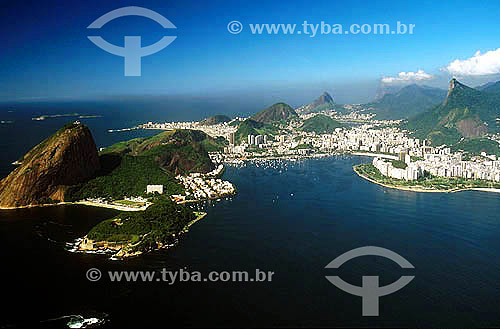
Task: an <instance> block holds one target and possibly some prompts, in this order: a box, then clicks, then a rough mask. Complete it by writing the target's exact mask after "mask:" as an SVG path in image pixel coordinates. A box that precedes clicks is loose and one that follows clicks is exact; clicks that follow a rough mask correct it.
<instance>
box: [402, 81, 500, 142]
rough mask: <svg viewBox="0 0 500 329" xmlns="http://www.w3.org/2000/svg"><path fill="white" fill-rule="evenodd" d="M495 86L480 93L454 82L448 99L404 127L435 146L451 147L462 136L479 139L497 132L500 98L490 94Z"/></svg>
mask: <svg viewBox="0 0 500 329" xmlns="http://www.w3.org/2000/svg"><path fill="white" fill-rule="evenodd" d="M495 85H496V84H490V85H489V86H487V87H486V88H485V89H483V91H479V90H477V89H474V88H470V87H468V86H466V85H464V84H462V83H460V82H458V81H457V80H456V79H452V80H451V81H450V87H449V90H448V94H447V96H446V99H445V100H444V101H443V102H442V103H441V104H440V105H438V106H435V107H434V108H432V109H429V110H428V111H426V112H424V113H421V114H419V115H417V116H415V117H413V118H411V119H410V120H408V122H407V123H406V124H405V125H404V127H405V128H407V129H409V130H412V131H414V132H415V135H416V136H417V137H419V138H426V139H429V140H431V141H432V144H433V145H441V144H447V145H452V144H454V143H457V142H458V141H460V140H461V139H462V138H463V137H465V138H477V137H482V136H484V135H485V134H486V133H488V132H498V131H499V125H498V121H497V120H496V119H497V118H499V117H500V95H499V94H497V93H494V92H491V91H492V90H494V88H495ZM490 88H491V89H490ZM488 90H490V91H488Z"/></svg>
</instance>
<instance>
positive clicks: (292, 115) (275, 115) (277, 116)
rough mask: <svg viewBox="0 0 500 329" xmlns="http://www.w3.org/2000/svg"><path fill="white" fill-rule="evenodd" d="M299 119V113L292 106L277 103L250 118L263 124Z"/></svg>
mask: <svg viewBox="0 0 500 329" xmlns="http://www.w3.org/2000/svg"><path fill="white" fill-rule="evenodd" d="M298 118H299V116H298V114H297V112H295V110H294V109H293V108H292V107H291V106H290V105H288V104H285V103H276V104H274V105H271V106H270V107H268V108H266V109H264V110H262V111H260V112H258V113H256V114H254V115H253V116H251V117H250V119H252V120H254V121H257V122H262V123H272V122H276V121H281V120H289V119H298Z"/></svg>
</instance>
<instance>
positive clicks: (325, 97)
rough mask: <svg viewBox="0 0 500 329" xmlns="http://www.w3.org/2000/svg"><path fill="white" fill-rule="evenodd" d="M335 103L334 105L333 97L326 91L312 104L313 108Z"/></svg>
mask: <svg viewBox="0 0 500 329" xmlns="http://www.w3.org/2000/svg"><path fill="white" fill-rule="evenodd" d="M333 103H334V101H333V97H332V96H331V95H330V94H329V93H328V92H326V91H325V92H323V93H322V94H321V96H319V97H318V98H317V99H316V100H314V102H312V104H311V105H312V106H313V107H316V106H320V105H324V104H333Z"/></svg>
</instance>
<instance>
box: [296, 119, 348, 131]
mask: <svg viewBox="0 0 500 329" xmlns="http://www.w3.org/2000/svg"><path fill="white" fill-rule="evenodd" d="M343 127H344V125H343V124H341V123H340V122H338V121H336V120H333V119H332V118H330V117H329V116H326V115H324V114H317V115H315V116H313V117H312V118H309V119H307V120H305V121H304V124H303V125H302V127H300V129H301V130H302V131H305V132H315V133H316V134H331V133H332V132H334V131H335V129H337V128H343Z"/></svg>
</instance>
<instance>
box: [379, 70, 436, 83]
mask: <svg viewBox="0 0 500 329" xmlns="http://www.w3.org/2000/svg"><path fill="white" fill-rule="evenodd" d="M432 78H433V76H432V74H429V73H425V72H424V71H423V70H418V71H417V72H399V73H398V76H397V77H383V78H382V82H383V83H401V82H412V81H423V80H430V79H432Z"/></svg>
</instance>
